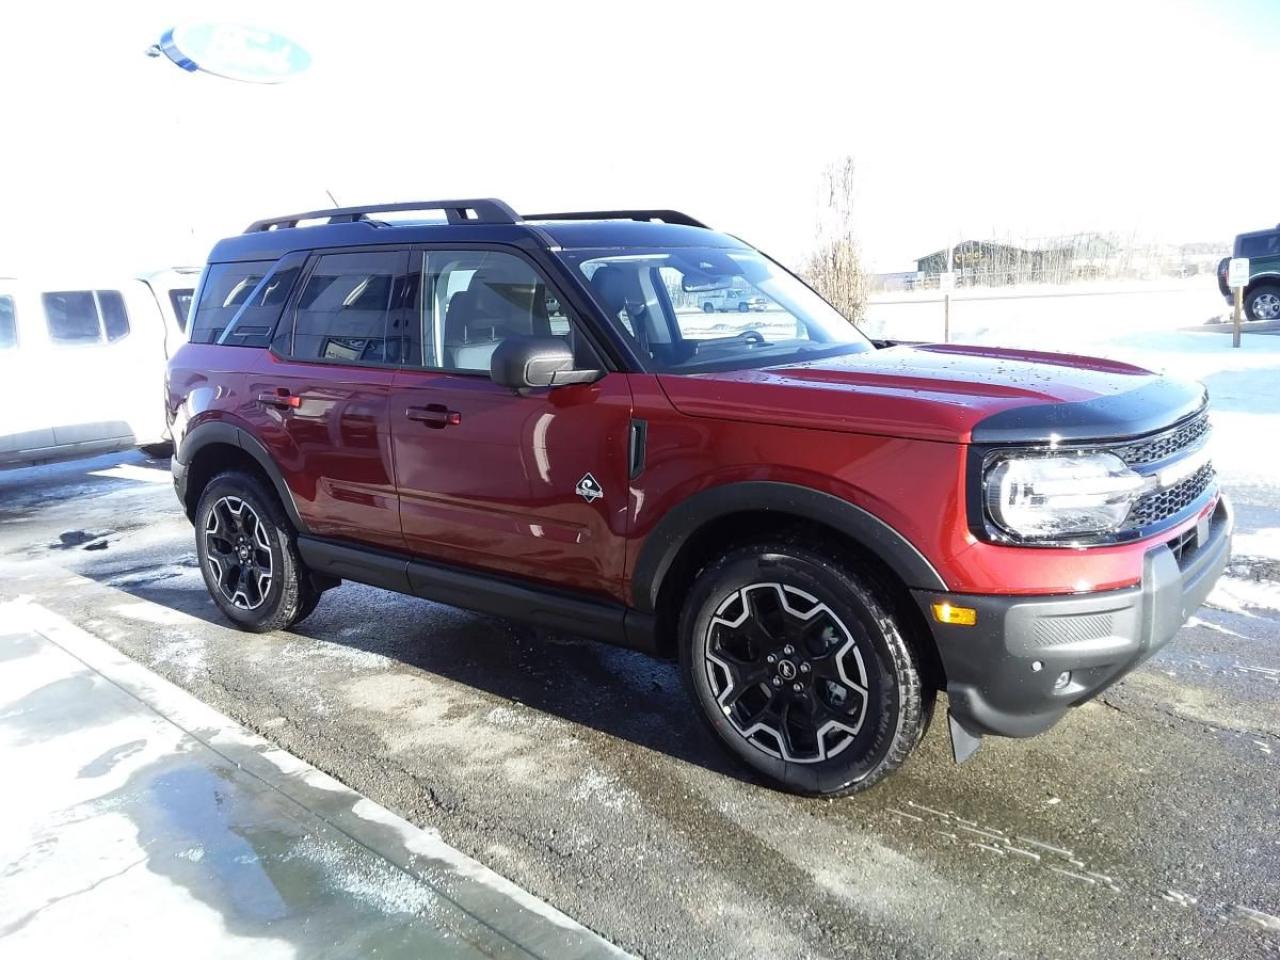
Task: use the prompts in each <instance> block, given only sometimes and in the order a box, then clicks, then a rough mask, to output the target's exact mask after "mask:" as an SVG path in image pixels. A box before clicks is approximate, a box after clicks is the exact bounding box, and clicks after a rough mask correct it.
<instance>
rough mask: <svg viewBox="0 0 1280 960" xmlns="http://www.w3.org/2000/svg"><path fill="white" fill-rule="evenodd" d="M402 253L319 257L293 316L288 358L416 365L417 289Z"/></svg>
mask: <svg viewBox="0 0 1280 960" xmlns="http://www.w3.org/2000/svg"><path fill="white" fill-rule="evenodd" d="M408 269H409V254H408V252H407V251H404V250H379V251H374V252H367V253H366V252H360V253H336V254H328V255H325V256H322V257H320V258H319V259H318V260H317V261H316V265H315V267H314V269H312V271H311V273H310V274H309V275H308V276H307V282H306V286H304V287H303V288H302V293H301V294H300V295H299V297H298V304H297V309H296V311H295V314H294V323H293V331H292V333H293V336H292V344H291V347H290V350H289V352H290V353H291V355H292V356H293V357H295V358H297V359H299V360H322V361H324V360H327V361H329V362H331V363H377V364H383V363H386V364H400V363H406V362H416V358H417V339H416V337H415V336H414V333H415V328H416V325H415V324H414V323H413V320H414V317H413V314H412V311H413V310H414V309H415V306H416V301H417V288H416V283H411V282H410V278H409V276H408Z"/></svg>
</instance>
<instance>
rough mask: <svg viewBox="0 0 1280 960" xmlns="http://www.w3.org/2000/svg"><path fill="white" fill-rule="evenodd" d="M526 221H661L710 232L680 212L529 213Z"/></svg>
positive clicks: (586, 211)
mask: <svg viewBox="0 0 1280 960" xmlns="http://www.w3.org/2000/svg"><path fill="white" fill-rule="evenodd" d="M522 219H524V220H659V221H661V222H662V223H674V224H679V225H681V226H685V227H701V228H702V229H703V230H710V229H711V228H710V227H708V226H707V225H706V224H705V223H703V222H702V221H701V220H695V219H693V217H691V216H689V215H688V214H687V213H681V212H680V211H679V210H581V211H576V212H573V213H527V214H525V215H524V217H522Z"/></svg>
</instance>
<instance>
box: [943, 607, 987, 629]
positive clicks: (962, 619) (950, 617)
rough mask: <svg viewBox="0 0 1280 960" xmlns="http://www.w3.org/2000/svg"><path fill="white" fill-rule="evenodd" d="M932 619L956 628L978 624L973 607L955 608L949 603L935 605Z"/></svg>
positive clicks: (976, 614)
mask: <svg viewBox="0 0 1280 960" xmlns="http://www.w3.org/2000/svg"><path fill="white" fill-rule="evenodd" d="M933 619H935V620H937V621H938V622H939V623H949V624H952V625H953V626H957V627H972V626H973V625H974V624H975V623H977V622H978V611H977V610H975V609H973V607H957V606H954V605H952V604H950V603H935V604H934V605H933Z"/></svg>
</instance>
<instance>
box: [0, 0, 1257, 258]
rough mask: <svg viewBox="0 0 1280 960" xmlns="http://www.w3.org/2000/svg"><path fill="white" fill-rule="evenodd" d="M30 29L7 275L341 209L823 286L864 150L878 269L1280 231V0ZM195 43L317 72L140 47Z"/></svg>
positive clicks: (423, 10)
mask: <svg viewBox="0 0 1280 960" xmlns="http://www.w3.org/2000/svg"><path fill="white" fill-rule="evenodd" d="M3 17H4V19H3V22H2V24H0V91H3V98H4V105H3V109H2V111H0V114H2V115H3V117H4V123H3V126H2V127H0V130H3V133H2V134H0V136H2V137H3V143H4V145H5V149H4V151H3V160H2V161H0V273H6V272H14V271H16V270H24V269H30V268H33V267H45V266H47V265H48V263H49V261H50V260H57V261H60V262H63V263H65V262H68V261H72V262H74V261H75V260H76V259H77V258H93V259H96V260H106V261H108V262H109V263H111V264H112V265H115V264H118V265H119V266H120V267H121V268H124V269H128V270H130V271H133V270H139V269H143V268H149V267H154V266H158V265H163V264H168V263H178V262H197V263H199V262H202V261H203V259H204V254H205V253H206V252H207V249H208V246H209V244H211V243H212V242H213V241H214V240H216V239H217V238H218V237H219V236H222V235H225V234H227V233H234V232H238V231H239V230H241V229H243V228H244V226H245V225H246V224H247V223H248V222H249V221H251V220H253V219H256V218H258V217H261V216H270V215H274V214H283V213H289V212H293V211H295V210H300V209H309V208H315V207H323V206H327V205H328V200H327V197H326V196H325V193H324V191H325V189H326V188H327V189H329V190H332V191H333V193H334V194H335V195H336V196H337V198H338V200H339V201H341V202H342V203H344V204H354V203H359V202H366V201H368V202H377V201H394V200H410V199H426V198H436V197H445V196H498V197H501V198H503V199H505V200H507V201H508V202H509V203H511V204H512V205H513V206H514V207H515V208H516V209H517V210H526V211H532V210H535V209H537V210H541V209H575V208H578V209H581V208H597V207H625V206H636V207H647V206H652V207H676V208H678V209H683V210H686V211H687V212H689V213H691V214H693V215H694V216H697V217H699V218H701V219H704V220H706V221H707V222H709V223H711V224H713V225H714V226H716V227H718V228H721V229H725V230H728V231H730V232H734V233H737V234H739V235H741V236H742V237H744V239H747V240H748V241H750V242H752V243H755V244H756V245H758V246H760V247H762V248H763V249H765V250H767V251H769V252H771V253H773V254H775V255H777V256H780V257H782V258H783V259H786V260H788V261H790V262H792V263H797V262H798V261H800V260H801V259H802V258H803V256H804V254H805V253H806V252H807V250H808V249H809V246H810V243H811V238H812V235H813V230H814V225H815V219H816V214H815V203H816V189H817V183H818V175H819V171H820V170H821V168H822V167H823V166H824V165H825V164H826V163H828V162H830V161H832V160H835V159H837V158H838V157H840V156H841V155H842V154H845V153H851V154H852V155H853V156H854V157H855V159H856V161H857V164H858V181H859V198H858V218H859V232H860V236H861V240H862V243H863V247H864V250H865V253H866V256H867V259H868V262H869V264H870V265H871V266H872V267H873V268H874V269H879V270H894V269H906V268H908V267H909V266H910V265H911V264H910V261H911V260H912V258H914V257H916V256H919V255H922V254H924V253H927V252H929V251H931V250H934V249H937V248H939V247H941V246H943V245H944V244H945V243H946V242H947V241H948V240H949V239H952V238H955V239H959V238H960V237H961V236H962V235H979V236H991V235H999V236H1014V237H1016V236H1044V235H1050V234H1055V233H1061V232H1069V231H1076V230H1106V231H1110V230H1116V231H1123V232H1125V233H1132V232H1136V233H1138V234H1139V235H1141V236H1144V237H1151V238H1158V239H1163V240H1169V241H1175V242H1176V241H1189V240H1226V239H1229V238H1230V237H1231V236H1232V235H1234V234H1235V233H1237V232H1239V231H1241V230H1245V229H1253V228H1257V227H1261V226H1266V225H1268V224H1271V223H1275V222H1276V221H1278V220H1280V202H1278V201H1280V196H1278V195H1277V194H1278V193H1280V176H1277V174H1276V167H1277V156H1278V154H1280V132H1278V131H1280V125H1277V124H1275V123H1273V122H1272V120H1271V119H1270V115H1271V114H1272V113H1274V110H1273V109H1272V107H1273V105H1274V94H1275V91H1276V90H1277V80H1276V69H1277V68H1276V66H1275V50H1276V49H1280V2H1277V0H1221V2H1214V0H1204V2H1192V0H1185V2H1184V0H1108V2H1096V0H1076V2H1070V3H1039V2H1029V0H1018V2H990V3H984V2H980V0H968V2H956V0H953V2H949V3H933V2H924V0H914V2H909V3H898V2H889V0H884V2H879V3H854V2H824V3H807V2H802V0H791V2H787V3H785V4H784V3H773V4H757V3H751V2H737V3H727V2H726V3H698V2H694V0H683V2H680V3H669V2H666V0H647V2H642V3H627V4H612V3H608V2H605V0H596V2H590V3H588V2H559V3H552V2H546V0H542V2H524V3H482V2H470V3H456V2H454V3H431V2H417V3H404V4H398V3H397V4H392V3H380V2H376V0H362V2H359V3H347V2H344V3H321V2H319V0H311V2H279V3H274V4H272V3H265V2H244V0H219V2H216V3H215V2H193V0H185V2H184V0H170V2H155V0H141V2H131V3H128V4H111V5H107V4H104V3H100V2H98V3H93V4H85V5H80V4H67V3H59V2H56V0H44V2H43V3H41V4H40V5H39V6H35V5H11V8H10V9H8V10H6V12H5V13H4V15H3ZM192 20H222V21H238V22H245V23H251V24H254V25H260V26H265V27H271V28H274V29H278V30H280V31H282V32H284V33H286V34H287V35H289V36H291V37H292V38H293V39H295V40H296V41H298V42H299V43H301V44H302V45H303V46H305V47H306V48H307V49H308V50H309V51H310V53H311V55H312V58H313V67H312V69H311V71H310V72H309V73H308V74H307V75H305V76H304V77H302V78H301V79H298V80H295V81H292V82H290V83H288V84H284V85H280V86H276V87H265V86H253V85H247V84H237V83H234V82H231V81H226V80H221V79H218V78H215V77H209V76H204V75H190V74H186V73H183V72H182V71H180V70H178V69H177V68H176V67H174V66H173V65H172V64H170V63H169V62H168V61H166V60H163V59H161V60H151V59H148V58H146V57H145V56H143V51H144V49H145V48H146V47H147V46H148V45H149V44H151V43H153V42H155V40H156V39H158V37H159V34H160V33H161V31H162V30H163V29H164V28H165V27H166V26H169V25H171V24H172V23H173V22H175V21H192ZM1235 91H1240V93H1239V94H1238V95H1237V94H1236V92H1235ZM1235 102H1239V103H1240V104H1241V106H1242V108H1243V109H1244V111H1245V112H1246V113H1247V114H1252V116H1248V115H1246V116H1244V117H1242V119H1241V120H1240V121H1239V123H1238V126H1237V125H1235V124H1233V122H1232V121H1231V120H1230V119H1229V111H1230V110H1231V109H1232V104H1233V103H1235ZM1255 118H1256V119H1255ZM1233 127H1236V128H1235V129H1233Z"/></svg>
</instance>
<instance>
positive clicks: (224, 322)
mask: <svg viewBox="0 0 1280 960" xmlns="http://www.w3.org/2000/svg"><path fill="white" fill-rule="evenodd" d="M271 265H272V262H271V261H269V260H254V261H250V262H246V263H211V264H209V267H208V269H207V270H206V271H205V275H204V281H203V283H202V284H201V286H200V303H199V304H198V305H197V306H196V311H195V317H194V318H193V319H192V322H191V336H190V337H189V339H190V341H191V342H192V343H232V339H234V342H233V343H232V345H234V346H241V347H254V346H257V347H261V346H265V345H266V342H267V339H268V338H267V337H262V338H259V342H249V339H248V338H245V337H237V338H228V339H224V338H223V334H224V333H225V332H226V329H227V327H228V326H229V325H230V324H231V321H232V320H233V319H235V315H236V314H237V313H238V312H239V311H240V308H241V307H242V306H244V305H245V303H246V302H247V301H248V299H249V296H250V295H251V294H252V293H253V291H254V289H255V288H256V287H257V286H258V284H259V283H260V282H261V280H262V278H263V277H264V276H266V274H267V271H268V270H270V269H271Z"/></svg>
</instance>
